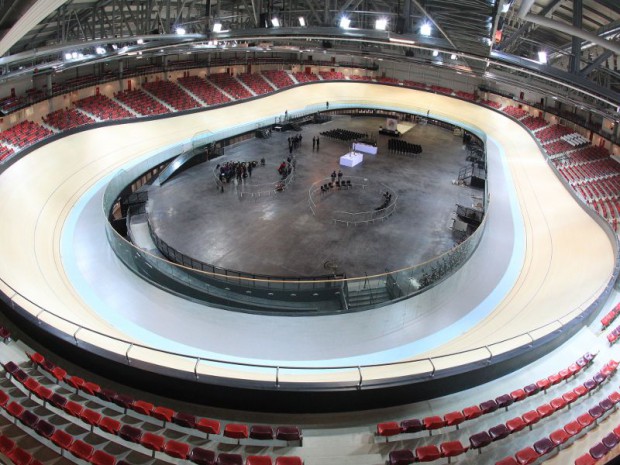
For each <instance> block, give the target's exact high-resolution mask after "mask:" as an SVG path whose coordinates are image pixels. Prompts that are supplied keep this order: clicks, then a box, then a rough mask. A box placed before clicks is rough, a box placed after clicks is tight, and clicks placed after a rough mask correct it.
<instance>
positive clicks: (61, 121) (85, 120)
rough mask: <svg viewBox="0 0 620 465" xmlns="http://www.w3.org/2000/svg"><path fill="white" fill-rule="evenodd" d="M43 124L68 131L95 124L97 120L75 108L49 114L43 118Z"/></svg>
mask: <svg viewBox="0 0 620 465" xmlns="http://www.w3.org/2000/svg"><path fill="white" fill-rule="evenodd" d="M43 122H45V123H46V124H48V125H50V126H52V127H55V128H56V129H59V130H60V131H66V130H69V129H73V128H77V127H79V126H83V125H85V124H93V123H94V122H95V120H94V119H92V118H90V117H88V116H86V115H85V114H84V113H82V112H81V111H78V110H76V109H75V108H71V109H68V108H67V109H62V110H56V111H53V112H51V113H49V114H48V115H47V116H44V117H43Z"/></svg>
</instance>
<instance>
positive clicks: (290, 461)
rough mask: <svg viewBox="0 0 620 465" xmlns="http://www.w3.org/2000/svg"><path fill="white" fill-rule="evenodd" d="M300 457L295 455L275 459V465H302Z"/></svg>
mask: <svg viewBox="0 0 620 465" xmlns="http://www.w3.org/2000/svg"><path fill="white" fill-rule="evenodd" d="M303 463H304V462H303V460H301V457H297V456H295V455H285V456H282V457H276V463H275V465H303Z"/></svg>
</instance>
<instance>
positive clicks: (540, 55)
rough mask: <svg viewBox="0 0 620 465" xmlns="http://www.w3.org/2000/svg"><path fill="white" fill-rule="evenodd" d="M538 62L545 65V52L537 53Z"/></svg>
mask: <svg viewBox="0 0 620 465" xmlns="http://www.w3.org/2000/svg"><path fill="white" fill-rule="evenodd" d="M538 62H539V63H540V64H541V65H544V64H547V52H545V51H544V50H541V51H540V52H538Z"/></svg>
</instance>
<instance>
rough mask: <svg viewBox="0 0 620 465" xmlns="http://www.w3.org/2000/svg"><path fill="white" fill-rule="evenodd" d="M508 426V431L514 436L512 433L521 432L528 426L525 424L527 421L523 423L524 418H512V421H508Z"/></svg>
mask: <svg viewBox="0 0 620 465" xmlns="http://www.w3.org/2000/svg"><path fill="white" fill-rule="evenodd" d="M506 426H507V427H508V429H509V430H510V433H511V434H512V433H516V432H518V431H521V430H522V429H524V428H525V427H526V426H527V424H526V423H525V421H523V418H521V417H515V418H511V419H510V420H508V421H507V422H506Z"/></svg>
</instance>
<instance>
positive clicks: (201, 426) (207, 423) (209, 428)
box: [196, 418, 221, 435]
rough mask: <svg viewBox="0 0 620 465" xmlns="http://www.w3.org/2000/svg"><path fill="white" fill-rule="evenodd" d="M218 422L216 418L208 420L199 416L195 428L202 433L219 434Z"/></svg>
mask: <svg viewBox="0 0 620 465" xmlns="http://www.w3.org/2000/svg"><path fill="white" fill-rule="evenodd" d="M220 428H221V427H220V422H219V421H217V420H210V419H208V418H200V419H199V420H198V421H197V422H196V429H197V430H198V431H202V432H203V433H207V434H208V435H209V434H220Z"/></svg>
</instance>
